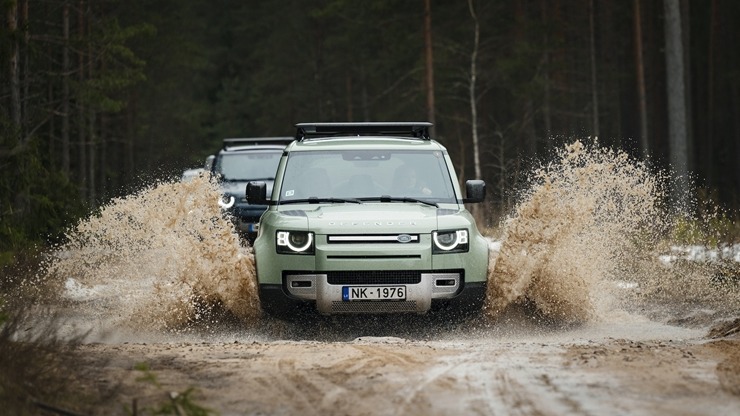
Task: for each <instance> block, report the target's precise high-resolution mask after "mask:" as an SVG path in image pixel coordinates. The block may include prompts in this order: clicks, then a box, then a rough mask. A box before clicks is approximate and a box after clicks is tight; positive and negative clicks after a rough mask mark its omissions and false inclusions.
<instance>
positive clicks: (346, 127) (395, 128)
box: [286, 122, 446, 152]
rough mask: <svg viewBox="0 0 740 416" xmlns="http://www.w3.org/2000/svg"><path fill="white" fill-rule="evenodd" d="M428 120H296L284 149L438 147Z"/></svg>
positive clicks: (429, 148)
mask: <svg viewBox="0 0 740 416" xmlns="http://www.w3.org/2000/svg"><path fill="white" fill-rule="evenodd" d="M431 127H432V123H429V122H362V123H298V124H296V129H297V132H296V140H295V141H294V142H293V143H292V144H290V145H289V146H288V147H287V148H286V150H288V151H307V150H319V149H322V150H324V149H325V150H328V149H334V150H352V149H354V150H357V149H368V150H380V149H389V150H390V149H398V150H403V149H410V148H412V149H414V150H422V149H427V150H440V151H443V152H446V149H445V148H444V146H442V145H441V144H440V143H438V142H437V141H435V140H432V139H431V137H430V134H429V129H430V128H431Z"/></svg>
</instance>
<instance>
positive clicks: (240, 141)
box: [223, 136, 295, 149]
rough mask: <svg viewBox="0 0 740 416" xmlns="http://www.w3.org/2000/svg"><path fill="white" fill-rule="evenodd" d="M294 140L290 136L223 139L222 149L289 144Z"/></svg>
mask: <svg viewBox="0 0 740 416" xmlns="http://www.w3.org/2000/svg"><path fill="white" fill-rule="evenodd" d="M293 140H295V138H293V137H290V136H284V137H241V138H229V139H223V148H224V149H227V148H229V147H234V146H245V145H258V144H285V145H287V144H289V143H290V142H292V141H293Z"/></svg>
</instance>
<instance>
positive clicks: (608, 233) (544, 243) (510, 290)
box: [486, 141, 664, 322]
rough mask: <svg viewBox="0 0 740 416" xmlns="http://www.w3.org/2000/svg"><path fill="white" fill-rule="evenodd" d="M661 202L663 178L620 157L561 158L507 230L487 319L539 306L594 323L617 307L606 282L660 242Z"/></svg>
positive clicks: (539, 177) (536, 179) (582, 147)
mask: <svg viewBox="0 0 740 416" xmlns="http://www.w3.org/2000/svg"><path fill="white" fill-rule="evenodd" d="M663 197H664V189H663V188H662V186H661V182H660V181H659V180H658V178H657V177H656V176H655V175H654V174H652V173H651V172H650V171H649V169H648V168H647V167H646V166H645V165H644V164H642V163H639V162H635V161H633V160H631V159H630V158H629V157H628V155H627V154H625V153H623V152H619V151H614V150H611V149H607V148H603V147H600V146H599V145H598V143H597V142H594V143H592V144H590V145H589V144H584V143H582V142H580V141H576V142H575V143H572V144H570V145H567V146H565V147H564V148H563V149H560V150H557V151H556V154H555V159H554V161H553V162H551V163H549V164H547V165H545V166H542V167H540V168H538V169H537V170H536V171H535V172H534V174H533V175H532V177H531V180H530V186H529V188H528V189H527V191H526V192H525V193H524V194H523V195H522V199H521V202H520V203H519V204H518V205H517V207H516V209H515V211H514V213H513V214H512V215H511V216H510V217H509V218H508V219H507V220H506V221H505V223H504V228H503V241H502V245H501V250H500V253H498V258H497V259H496V261H495V263H494V264H495V266H493V267H492V269H491V270H490V273H489V290H488V294H487V305H486V311H487V313H488V314H489V315H491V316H494V317H495V316H497V315H498V314H500V313H501V312H502V311H503V310H504V309H505V308H506V307H507V306H508V305H510V304H512V303H517V302H534V304H535V305H536V307H537V308H538V310H539V311H540V312H542V313H543V314H544V315H546V316H549V317H552V318H556V319H558V320H562V321H566V322H584V321H589V320H593V319H597V318H598V317H599V316H600V314H601V313H602V311H604V310H605V309H608V308H609V303H610V300H611V299H613V297H612V296H611V295H610V292H611V291H612V290H613V285H610V284H607V282H608V281H609V280H613V279H615V273H616V272H617V271H618V270H619V269H620V267H621V265H622V264H624V263H625V262H627V261H628V260H631V257H632V255H633V253H635V252H638V251H639V250H640V248H639V246H640V245H643V246H644V245H645V244H651V242H654V241H656V237H657V235H658V233H657V231H658V230H659V229H660V228H661V227H660V224H656V223H655V220H656V219H661V218H663V217H664V215H663V213H662V211H661V208H660V204H659V201H661V199H662V198H663ZM656 225H657V226H656Z"/></svg>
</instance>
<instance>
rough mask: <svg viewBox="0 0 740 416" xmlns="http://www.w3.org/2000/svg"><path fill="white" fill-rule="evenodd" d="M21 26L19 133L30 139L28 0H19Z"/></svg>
mask: <svg viewBox="0 0 740 416" xmlns="http://www.w3.org/2000/svg"><path fill="white" fill-rule="evenodd" d="M21 28H22V30H23V50H22V52H21V55H22V56H23V69H22V71H21V72H22V78H23V82H22V85H23V86H22V88H21V94H22V95H21V97H22V98H21V127H22V131H21V134H22V135H23V137H26V138H28V139H29V140H30V137H28V136H29V134H28V121H29V120H28V108H26V106H27V104H26V103H27V102H28V99H29V97H30V95H29V84H30V76H29V74H30V66H29V55H30V51H29V43H30V41H31V25H30V22H29V21H28V0H21Z"/></svg>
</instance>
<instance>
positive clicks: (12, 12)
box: [5, 1, 24, 144]
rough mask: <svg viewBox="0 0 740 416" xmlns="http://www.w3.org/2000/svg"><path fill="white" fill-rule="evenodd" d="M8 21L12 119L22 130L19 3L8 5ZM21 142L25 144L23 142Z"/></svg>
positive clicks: (18, 129) (14, 124)
mask: <svg viewBox="0 0 740 416" xmlns="http://www.w3.org/2000/svg"><path fill="white" fill-rule="evenodd" d="M7 8H8V9H7V12H6V16H5V17H6V21H7V25H8V26H7V27H8V35H9V36H8V37H9V38H10V45H9V46H10V50H9V51H8V76H9V78H10V80H9V81H10V119H11V120H12V122H13V127H15V128H16V129H17V131H18V132H20V131H21V79H20V66H19V59H20V56H19V55H20V46H19V40H18V39H19V37H18V3H16V2H13V1H11V2H9V4H8V5H7ZM21 144H24V143H22V142H21Z"/></svg>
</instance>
